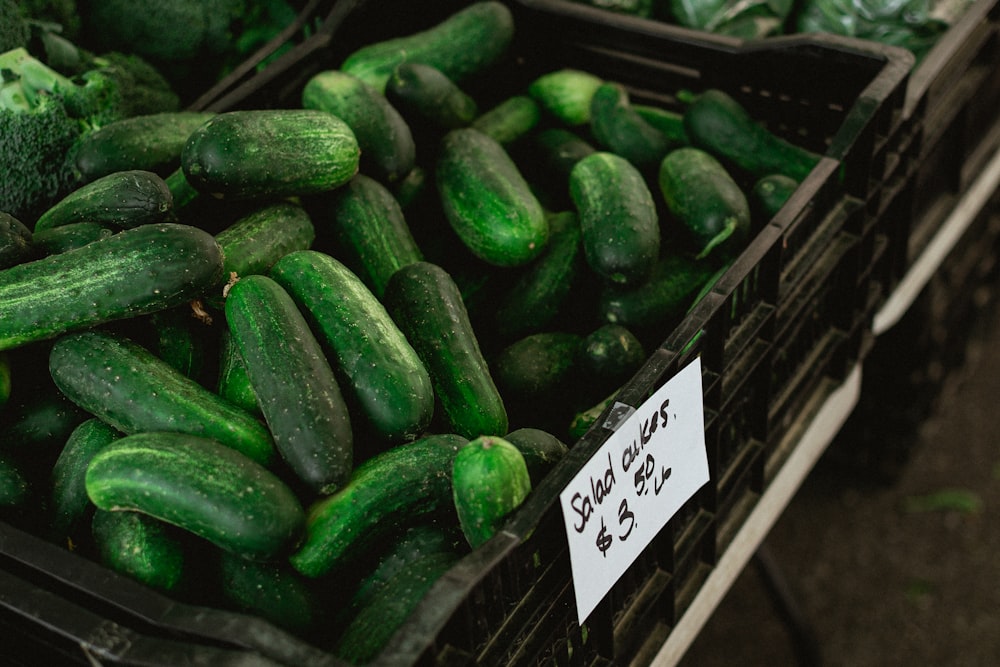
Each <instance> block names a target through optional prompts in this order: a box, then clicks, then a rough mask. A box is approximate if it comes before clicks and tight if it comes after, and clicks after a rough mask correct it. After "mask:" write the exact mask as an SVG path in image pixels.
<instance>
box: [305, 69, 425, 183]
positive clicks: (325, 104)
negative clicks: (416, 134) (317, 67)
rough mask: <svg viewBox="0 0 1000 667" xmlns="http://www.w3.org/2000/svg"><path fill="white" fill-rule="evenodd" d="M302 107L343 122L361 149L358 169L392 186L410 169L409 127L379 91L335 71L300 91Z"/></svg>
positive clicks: (412, 146) (412, 160)
mask: <svg viewBox="0 0 1000 667" xmlns="http://www.w3.org/2000/svg"><path fill="white" fill-rule="evenodd" d="M302 106H303V107H304V108H306V109H318V110H320V111H326V112H328V113H331V114H333V115H334V116H336V117H338V118H340V119H341V120H343V121H344V122H345V123H347V125H348V126H349V127H350V128H351V130H352V131H353V132H354V136H355V138H356V139H357V142H358V146H359V147H360V149H361V161H360V169H361V171H362V172H363V173H367V174H369V175H371V176H373V177H375V178H377V179H379V180H380V181H383V182H386V183H392V182H394V181H397V180H399V179H400V178H402V177H403V176H405V175H406V174H408V173H409V172H410V170H411V169H413V165H414V163H415V161H416V144H415V143H414V140H413V133H412V131H411V130H410V126H409V124H408V123H407V122H406V120H405V119H404V118H403V116H402V115H401V114H400V113H399V111H397V110H396V107H394V106H392V104H390V103H389V100H388V99H387V98H386V96H385V95H383V94H382V92H381V91H378V90H375V89H374V88H372V87H371V86H369V85H368V84H367V83H365V82H364V81H362V80H361V79H358V78H357V77H354V76H351V75H350V74H346V73H344V72H340V71H337V70H325V71H322V72H319V73H317V74H314V75H313V76H312V77H311V78H310V79H309V80H308V81H307V82H306V85H305V87H304V88H303V89H302Z"/></svg>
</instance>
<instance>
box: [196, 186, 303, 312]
mask: <svg viewBox="0 0 1000 667" xmlns="http://www.w3.org/2000/svg"><path fill="white" fill-rule="evenodd" d="M315 239H316V228H315V226H314V225H313V221H312V218H311V217H310V216H309V213H308V212H307V211H306V209H305V208H303V207H302V205H300V204H297V203H295V202H292V201H285V200H281V201H276V202H272V203H269V204H263V205H261V206H260V207H258V208H255V209H254V210H253V211H251V212H250V213H248V214H246V215H244V216H241V217H240V218H239V219H238V220H237V221H236V222H234V223H233V224H232V225H230V226H228V227H226V228H225V229H223V230H222V231H220V232H219V233H217V234H216V235H215V240H216V241H217V242H218V243H219V246H220V247H221V248H222V252H223V256H224V257H225V260H224V261H223V264H222V269H223V277H224V279H225V280H231V279H232V275H233V274H236V275H237V276H238V277H242V276H248V275H252V274H265V273H267V272H268V271H269V270H270V268H271V266H273V265H274V263H275V262H276V261H278V260H279V259H281V257H282V256H284V255H286V254H288V253H290V252H292V251H294V250H305V249H306V248H309V247H311V246H312V244H313V241H314V240H315ZM220 296H221V291H220Z"/></svg>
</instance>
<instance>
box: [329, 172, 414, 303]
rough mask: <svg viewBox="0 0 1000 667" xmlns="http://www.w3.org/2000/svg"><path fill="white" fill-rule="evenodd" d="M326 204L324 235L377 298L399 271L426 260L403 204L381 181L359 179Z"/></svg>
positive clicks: (341, 189)
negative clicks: (404, 211)
mask: <svg viewBox="0 0 1000 667" xmlns="http://www.w3.org/2000/svg"><path fill="white" fill-rule="evenodd" d="M326 199H327V205H326V207H325V208H324V212H325V215H324V218H325V227H324V230H323V231H324V233H326V234H330V235H331V237H332V238H331V239H330V241H331V245H332V246H333V248H335V250H334V252H335V254H336V255H337V257H338V259H341V260H342V261H343V262H344V264H346V265H347V266H348V267H350V269H351V270H352V271H353V272H354V273H355V274H356V275H357V276H358V277H359V278H361V279H362V280H363V281H364V283H365V285H367V286H368V288H369V289H370V290H371V291H372V292H374V293H375V295H377V296H381V295H382V292H384V291H385V284H386V282H388V280H389V276H391V275H392V274H394V273H395V272H396V271H397V269H399V268H401V267H403V266H406V265H407V264H412V263H413V262H419V261H421V260H422V259H423V258H424V257H423V252H422V251H421V249H420V247H419V246H418V244H417V242H416V240H415V239H414V238H413V234H412V233H411V231H410V227H409V225H408V224H407V221H406V217H405V215H404V214H403V210H402V208H401V206H400V204H399V202H398V201H397V200H396V198H395V197H394V196H393V194H392V192H391V191H390V190H389V189H388V188H386V186H384V185H383V184H382V183H380V182H379V181H377V180H375V179H374V178H370V177H368V176H365V175H364V174H358V175H357V176H355V177H354V178H352V179H351V181H350V182H349V183H348V184H347V185H345V186H344V187H342V188H340V189H338V190H337V191H336V192H332V193H330V195H329V197H327V198H326Z"/></svg>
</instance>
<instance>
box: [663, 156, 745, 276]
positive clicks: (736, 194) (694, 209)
mask: <svg viewBox="0 0 1000 667" xmlns="http://www.w3.org/2000/svg"><path fill="white" fill-rule="evenodd" d="M657 179H658V182H659V186H660V192H661V194H662V195H663V200H664V202H666V205H667V210H669V211H670V213H671V215H672V217H673V218H674V219H676V220H677V221H679V222H680V223H681V225H682V226H683V229H684V230H685V231H686V233H687V234H689V235H690V237H691V238H692V239H693V241H694V247H695V250H696V253H697V257H698V258H703V257H707V256H708V255H709V254H712V255H713V256H720V255H732V254H735V253H738V252H739V251H741V250H742V249H743V246H744V245H745V244H746V242H747V239H748V237H749V235H750V203H749V202H748V201H747V197H746V195H745V194H744V193H743V190H742V189H741V188H740V186H739V185H738V184H737V183H736V181H735V180H733V177H732V176H731V175H730V174H729V172H728V171H727V170H726V168H725V166H723V164H722V163H721V162H719V160H717V159H716V158H715V157H714V156H713V155H712V154H711V153H708V152H707V151H704V150H702V149H700V148H694V147H691V146H685V147H683V148H678V149H676V150H673V151H670V153H668V154H667V155H666V157H664V158H663V161H662V162H661V163H660V170H659V174H658V176H657Z"/></svg>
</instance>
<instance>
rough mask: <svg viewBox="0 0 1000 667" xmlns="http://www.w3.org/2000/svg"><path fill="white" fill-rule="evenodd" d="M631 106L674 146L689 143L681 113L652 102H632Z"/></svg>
mask: <svg viewBox="0 0 1000 667" xmlns="http://www.w3.org/2000/svg"><path fill="white" fill-rule="evenodd" d="M631 106H632V109H633V110H635V112H636V113H637V114H639V116H640V117H641V118H642V119H643V120H644V121H646V122H647V123H649V124H650V125H652V126H653V127H655V128H656V129H657V130H659V131H660V132H662V133H663V134H664V135H665V136H666V137H667V139H668V140H669V141H670V142H671V143H672V144H673V145H674V146H675V147H678V148H679V147H680V146H688V145H690V143H691V140H690V139H688V136H687V130H685V129H684V114H683V113H681V112H679V111H671V110H670V109H664V108H663V107H659V106H655V105H652V104H636V103H632V105H631Z"/></svg>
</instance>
